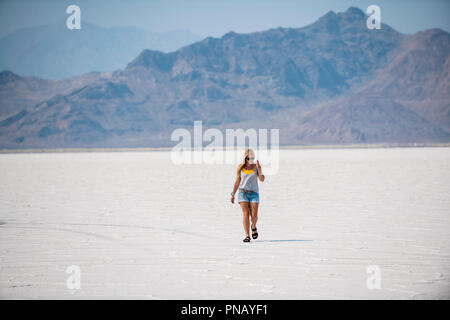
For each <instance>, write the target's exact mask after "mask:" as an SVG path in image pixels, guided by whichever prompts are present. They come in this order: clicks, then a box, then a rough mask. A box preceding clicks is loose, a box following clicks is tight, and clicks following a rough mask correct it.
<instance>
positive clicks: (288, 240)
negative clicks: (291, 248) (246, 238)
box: [253, 239, 314, 242]
mask: <svg viewBox="0 0 450 320" xmlns="http://www.w3.org/2000/svg"><path fill="white" fill-rule="evenodd" d="M308 241H314V240H290V239H286V240H253V242H308Z"/></svg>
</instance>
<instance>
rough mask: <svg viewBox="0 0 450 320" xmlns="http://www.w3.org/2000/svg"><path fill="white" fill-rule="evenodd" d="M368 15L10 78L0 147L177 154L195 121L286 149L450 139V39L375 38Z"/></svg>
mask: <svg viewBox="0 0 450 320" xmlns="http://www.w3.org/2000/svg"><path fill="white" fill-rule="evenodd" d="M366 19H367V17H366V15H365V14H364V12H363V11H361V10H360V9H358V8H355V7H350V8H349V9H348V10H347V11H345V12H340V13H335V12H333V11H330V12H328V13H327V14H325V15H324V16H322V17H321V18H319V19H318V20H317V21H316V22H314V23H313V24H311V25H308V26H305V27H302V28H275V29H270V30H266V31H262V32H255V33H249V34H238V33H235V32H229V33H227V34H225V35H224V36H223V37H221V38H212V37H208V38H206V39H204V40H202V41H199V42H195V43H193V44H191V45H187V46H184V47H182V48H179V49H178V50H176V51H172V52H168V53H163V52H160V51H155V50H149V49H146V50H143V51H142V52H141V53H140V54H139V55H138V56H137V57H135V58H134V59H133V60H132V61H130V62H129V63H128V65H127V66H126V67H125V68H124V69H121V70H116V71H111V72H94V73H87V74H84V75H82V76H77V77H73V78H68V79H63V80H42V79H37V78H34V77H21V76H18V75H17V74H14V73H12V72H9V71H4V72H2V73H0V99H1V104H0V116H2V117H3V118H2V119H1V120H0V147H2V148H51V147H143V146H146V147H161V146H172V145H174V142H172V141H171V140H170V135H171V132H172V131H173V130H174V129H176V128H180V127H183V128H188V129H192V126H193V122H194V120H202V121H203V126H204V129H205V128H207V127H214V128H218V129H221V130H223V129H225V128H243V129H247V128H256V129H258V128H267V129H270V128H279V129H280V144H282V145H310V144H345V143H415V142H449V141H450V90H449V89H450V79H449V71H450V35H449V33H447V32H445V31H442V30H439V29H430V30H425V31H422V32H418V33H416V34H412V35H405V34H401V33H399V32H397V31H396V30H394V29H393V28H391V27H389V26H388V25H386V24H382V26H381V29H373V30H369V29H368V28H367V26H366Z"/></svg>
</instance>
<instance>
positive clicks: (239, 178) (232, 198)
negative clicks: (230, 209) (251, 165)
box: [231, 173, 241, 203]
mask: <svg viewBox="0 0 450 320" xmlns="http://www.w3.org/2000/svg"><path fill="white" fill-rule="evenodd" d="M240 183H241V173H239V174H238V175H237V176H236V181H235V182H234V186H233V191H232V192H231V193H232V195H231V203H234V194H235V193H236V190H237V189H238V188H239V184H240Z"/></svg>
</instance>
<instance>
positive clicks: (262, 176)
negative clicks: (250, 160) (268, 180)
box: [256, 160, 265, 182]
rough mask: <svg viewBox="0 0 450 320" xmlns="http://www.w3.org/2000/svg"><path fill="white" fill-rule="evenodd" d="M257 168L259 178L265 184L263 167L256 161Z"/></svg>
mask: <svg viewBox="0 0 450 320" xmlns="http://www.w3.org/2000/svg"><path fill="white" fill-rule="evenodd" d="M256 167H257V168H258V178H259V180H260V181H261V182H264V179H265V176H264V175H263V173H262V169H261V165H260V164H259V161H258V160H256Z"/></svg>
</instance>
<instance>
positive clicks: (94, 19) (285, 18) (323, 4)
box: [0, 0, 450, 37]
mask: <svg viewBox="0 0 450 320" xmlns="http://www.w3.org/2000/svg"><path fill="white" fill-rule="evenodd" d="M70 4H76V5H78V6H80V8H81V18H82V21H88V22H91V23H94V24H97V25H100V26H104V27H111V26H138V27H142V28H145V29H147V30H150V31H168V30H174V29H184V30H190V31H192V32H194V33H196V34H198V35H200V36H202V37H206V36H214V37H219V36H222V35H223V34H225V33H227V32H228V31H231V30H233V31H235V32H238V33H247V32H253V31H260V30H266V29H270V28H276V27H279V26H281V27H302V26H305V25H307V24H310V23H312V22H314V21H315V20H317V19H318V18H319V17H320V16H322V15H323V14H325V13H327V12H328V11H329V10H333V11H335V12H339V11H345V10H346V9H347V8H348V7H350V6H355V7H358V8H360V9H362V10H364V11H365V9H366V8H367V7H368V6H369V5H371V4H376V5H378V6H380V7H381V20H382V22H383V23H387V24H389V25H390V26H392V27H394V28H395V29H397V30H398V31H400V32H403V33H414V32H417V31H420V30H425V29H429V28H436V27H437V28H441V29H443V30H446V31H447V32H450V19H449V18H450V17H449V12H450V1H449V0H370V1H365V0H278V1H274V0H226V1H219V0H188V1H182V0H176V1H174V0H134V1H133V0H120V1H119V0H70V1H67V0H39V1H36V0H0V36H4V35H6V34H9V33H11V32H13V31H15V30H17V29H19V28H23V27H27V26H35V25H42V24H47V23H51V22H54V21H58V20H60V19H64V18H65V17H67V14H66V12H65V11H66V8H67V6H68V5H70Z"/></svg>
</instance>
